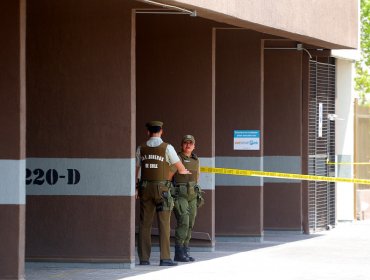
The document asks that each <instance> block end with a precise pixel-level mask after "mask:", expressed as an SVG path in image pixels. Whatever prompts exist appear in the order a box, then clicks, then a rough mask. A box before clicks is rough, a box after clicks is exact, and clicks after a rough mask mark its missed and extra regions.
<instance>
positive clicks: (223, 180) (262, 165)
mask: <svg viewBox="0 0 370 280" xmlns="http://www.w3.org/2000/svg"><path fill="white" fill-rule="evenodd" d="M215 167H221V168H235V169H249V170H263V171H274V172H282V173H296V174H301V172H302V160H301V157H300V156H265V157H216V166H215ZM297 182H300V180H289V179H275V178H262V177H247V176H233V175H221V174H216V186H263V183H297Z"/></svg>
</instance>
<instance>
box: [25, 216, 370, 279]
mask: <svg viewBox="0 0 370 280" xmlns="http://www.w3.org/2000/svg"><path fill="white" fill-rule="evenodd" d="M155 251H157V250H155ZM192 256H193V257H195V258H196V262H194V263H185V264H184V263H182V264H181V265H179V266H177V267H171V268H163V267H159V266H158V263H159V253H158V252H153V253H152V258H151V265H150V266H140V265H136V266H135V267H134V268H132V269H108V268H97V267H90V268H86V267H85V268H78V267H75V268H67V267H53V266H52V265H51V266H49V267H32V266H31V267H27V268H26V279H27V280H46V279H68V280H77V279H78V280H85V279H86V280H88V279H89V280H93V279H99V280H119V279H137V280H139V279H150V280H157V279H158V280H165V279H174V280H189V279H202V280H205V279H212V280H216V279H228V278H229V279H230V280H235V279H243V280H245V279H284V280H289V279H294V280H297V279H299V280H306V279H307V280H311V279H319V280H325V279H335V280H340V279H343V280H344V279H345V280H351V279H353V280H363V279H370V220H368V221H358V222H353V223H340V224H338V225H337V226H336V227H335V228H334V229H332V230H330V231H325V232H320V233H316V234H311V235H302V234H299V233H286V232H266V234H265V238H264V241H263V242H250V241H245V240H243V239H230V240H217V239H216V248H215V251H214V252H199V251H194V252H192Z"/></svg>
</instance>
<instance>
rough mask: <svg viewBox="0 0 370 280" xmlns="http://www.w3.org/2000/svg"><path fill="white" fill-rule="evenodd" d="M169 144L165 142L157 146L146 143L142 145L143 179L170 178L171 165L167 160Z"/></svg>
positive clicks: (161, 179)
mask: <svg viewBox="0 0 370 280" xmlns="http://www.w3.org/2000/svg"><path fill="white" fill-rule="evenodd" d="M167 145H168V144H167V143H165V142H163V143H162V144H160V145H159V146H157V147H149V146H148V145H147V144H146V143H144V144H143V145H141V146H140V156H141V180H146V181H164V180H168V178H169V171H170V165H169V164H168V162H167V161H166V149H167Z"/></svg>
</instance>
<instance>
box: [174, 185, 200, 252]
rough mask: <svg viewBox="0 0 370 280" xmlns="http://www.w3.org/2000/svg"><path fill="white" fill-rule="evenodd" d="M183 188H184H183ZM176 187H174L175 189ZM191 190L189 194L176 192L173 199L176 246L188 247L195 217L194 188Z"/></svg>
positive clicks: (195, 201)
mask: <svg viewBox="0 0 370 280" xmlns="http://www.w3.org/2000/svg"><path fill="white" fill-rule="evenodd" d="M184 187H185V186H184ZM176 188H178V187H175V189H176ZM188 188H191V190H190V192H189V191H188V192H189V193H190V194H188V195H182V194H181V191H177V193H178V195H177V196H176V197H175V207H174V213H175V217H176V220H177V224H176V229H175V243H176V245H180V246H185V247H188V245H189V241H190V239H191V233H192V230H193V227H194V224H195V217H196V216H197V198H196V196H195V195H194V194H195V193H194V187H190V186H189V187H188Z"/></svg>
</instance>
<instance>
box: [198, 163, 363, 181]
mask: <svg viewBox="0 0 370 280" xmlns="http://www.w3.org/2000/svg"><path fill="white" fill-rule="evenodd" d="M200 171H201V172H204V173H215V174H225V175H237V176H255V177H269V178H284V179H292V180H306V181H325V182H344V183H356V184H365V185H370V180H367V179H352V178H339V177H326V176H316V175H302V174H294V173H280V172H268V171H258V170H243V169H231V168H216V167H206V166H202V167H200Z"/></svg>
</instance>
